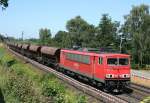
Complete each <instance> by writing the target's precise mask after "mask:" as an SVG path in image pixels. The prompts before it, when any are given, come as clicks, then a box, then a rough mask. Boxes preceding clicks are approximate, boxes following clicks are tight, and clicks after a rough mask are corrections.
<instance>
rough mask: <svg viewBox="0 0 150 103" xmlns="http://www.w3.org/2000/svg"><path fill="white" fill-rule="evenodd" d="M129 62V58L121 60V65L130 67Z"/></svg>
mask: <svg viewBox="0 0 150 103" xmlns="http://www.w3.org/2000/svg"><path fill="white" fill-rule="evenodd" d="M128 64H129V60H128V58H119V65H128Z"/></svg>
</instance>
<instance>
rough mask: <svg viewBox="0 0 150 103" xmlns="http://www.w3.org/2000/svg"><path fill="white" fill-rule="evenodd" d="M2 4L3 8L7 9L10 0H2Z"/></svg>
mask: <svg viewBox="0 0 150 103" xmlns="http://www.w3.org/2000/svg"><path fill="white" fill-rule="evenodd" d="M0 5H1V6H2V8H3V9H5V8H6V7H8V0H0Z"/></svg>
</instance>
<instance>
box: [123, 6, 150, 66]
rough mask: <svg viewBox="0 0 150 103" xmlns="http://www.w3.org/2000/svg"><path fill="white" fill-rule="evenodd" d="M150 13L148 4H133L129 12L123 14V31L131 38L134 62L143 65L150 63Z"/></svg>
mask: <svg viewBox="0 0 150 103" xmlns="http://www.w3.org/2000/svg"><path fill="white" fill-rule="evenodd" d="M149 24H150V14H149V6H147V5H144V4H142V5H140V6H133V8H132V10H131V11H130V14H129V15H127V16H125V23H124V27H123V28H124V29H123V33H124V34H127V36H126V37H129V40H132V42H130V44H131V45H132V55H133V58H134V62H135V63H136V64H139V65H140V66H143V64H150V62H149V61H150V55H149V54H150V50H149V48H150V35H149V34H150V25H149Z"/></svg>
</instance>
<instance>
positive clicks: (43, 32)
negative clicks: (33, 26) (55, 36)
mask: <svg viewBox="0 0 150 103" xmlns="http://www.w3.org/2000/svg"><path fill="white" fill-rule="evenodd" d="M39 37H40V44H42V45H48V44H50V42H51V31H50V30H49V29H47V28H45V29H43V28H42V29H40V30H39Z"/></svg>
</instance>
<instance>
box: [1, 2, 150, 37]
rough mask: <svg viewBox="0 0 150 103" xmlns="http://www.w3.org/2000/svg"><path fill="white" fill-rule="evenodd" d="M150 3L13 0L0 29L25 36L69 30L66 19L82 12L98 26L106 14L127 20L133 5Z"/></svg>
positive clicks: (3, 15)
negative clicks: (43, 29)
mask: <svg viewBox="0 0 150 103" xmlns="http://www.w3.org/2000/svg"><path fill="white" fill-rule="evenodd" d="M143 3H144V4H148V5H150V0H9V7H8V8H7V9H6V10H5V11H1V10H0V33H2V34H6V33H7V35H9V36H13V37H16V38H19V37H21V32H22V31H24V37H25V38H37V37H38V31H39V29H40V28H49V29H51V32H52V35H53V36H54V35H55V33H57V31H58V30H66V28H65V26H66V22H67V21H68V20H70V19H71V18H74V17H75V16H77V15H80V16H81V17H82V18H83V19H85V20H86V21H87V22H88V23H90V24H94V25H95V26H97V25H98V24H99V21H100V18H101V16H102V14H104V13H108V14H109V15H110V16H111V17H112V19H113V20H114V21H121V23H123V21H124V19H123V16H124V15H126V14H129V12H130V10H131V8H132V6H133V5H140V4H143Z"/></svg>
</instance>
